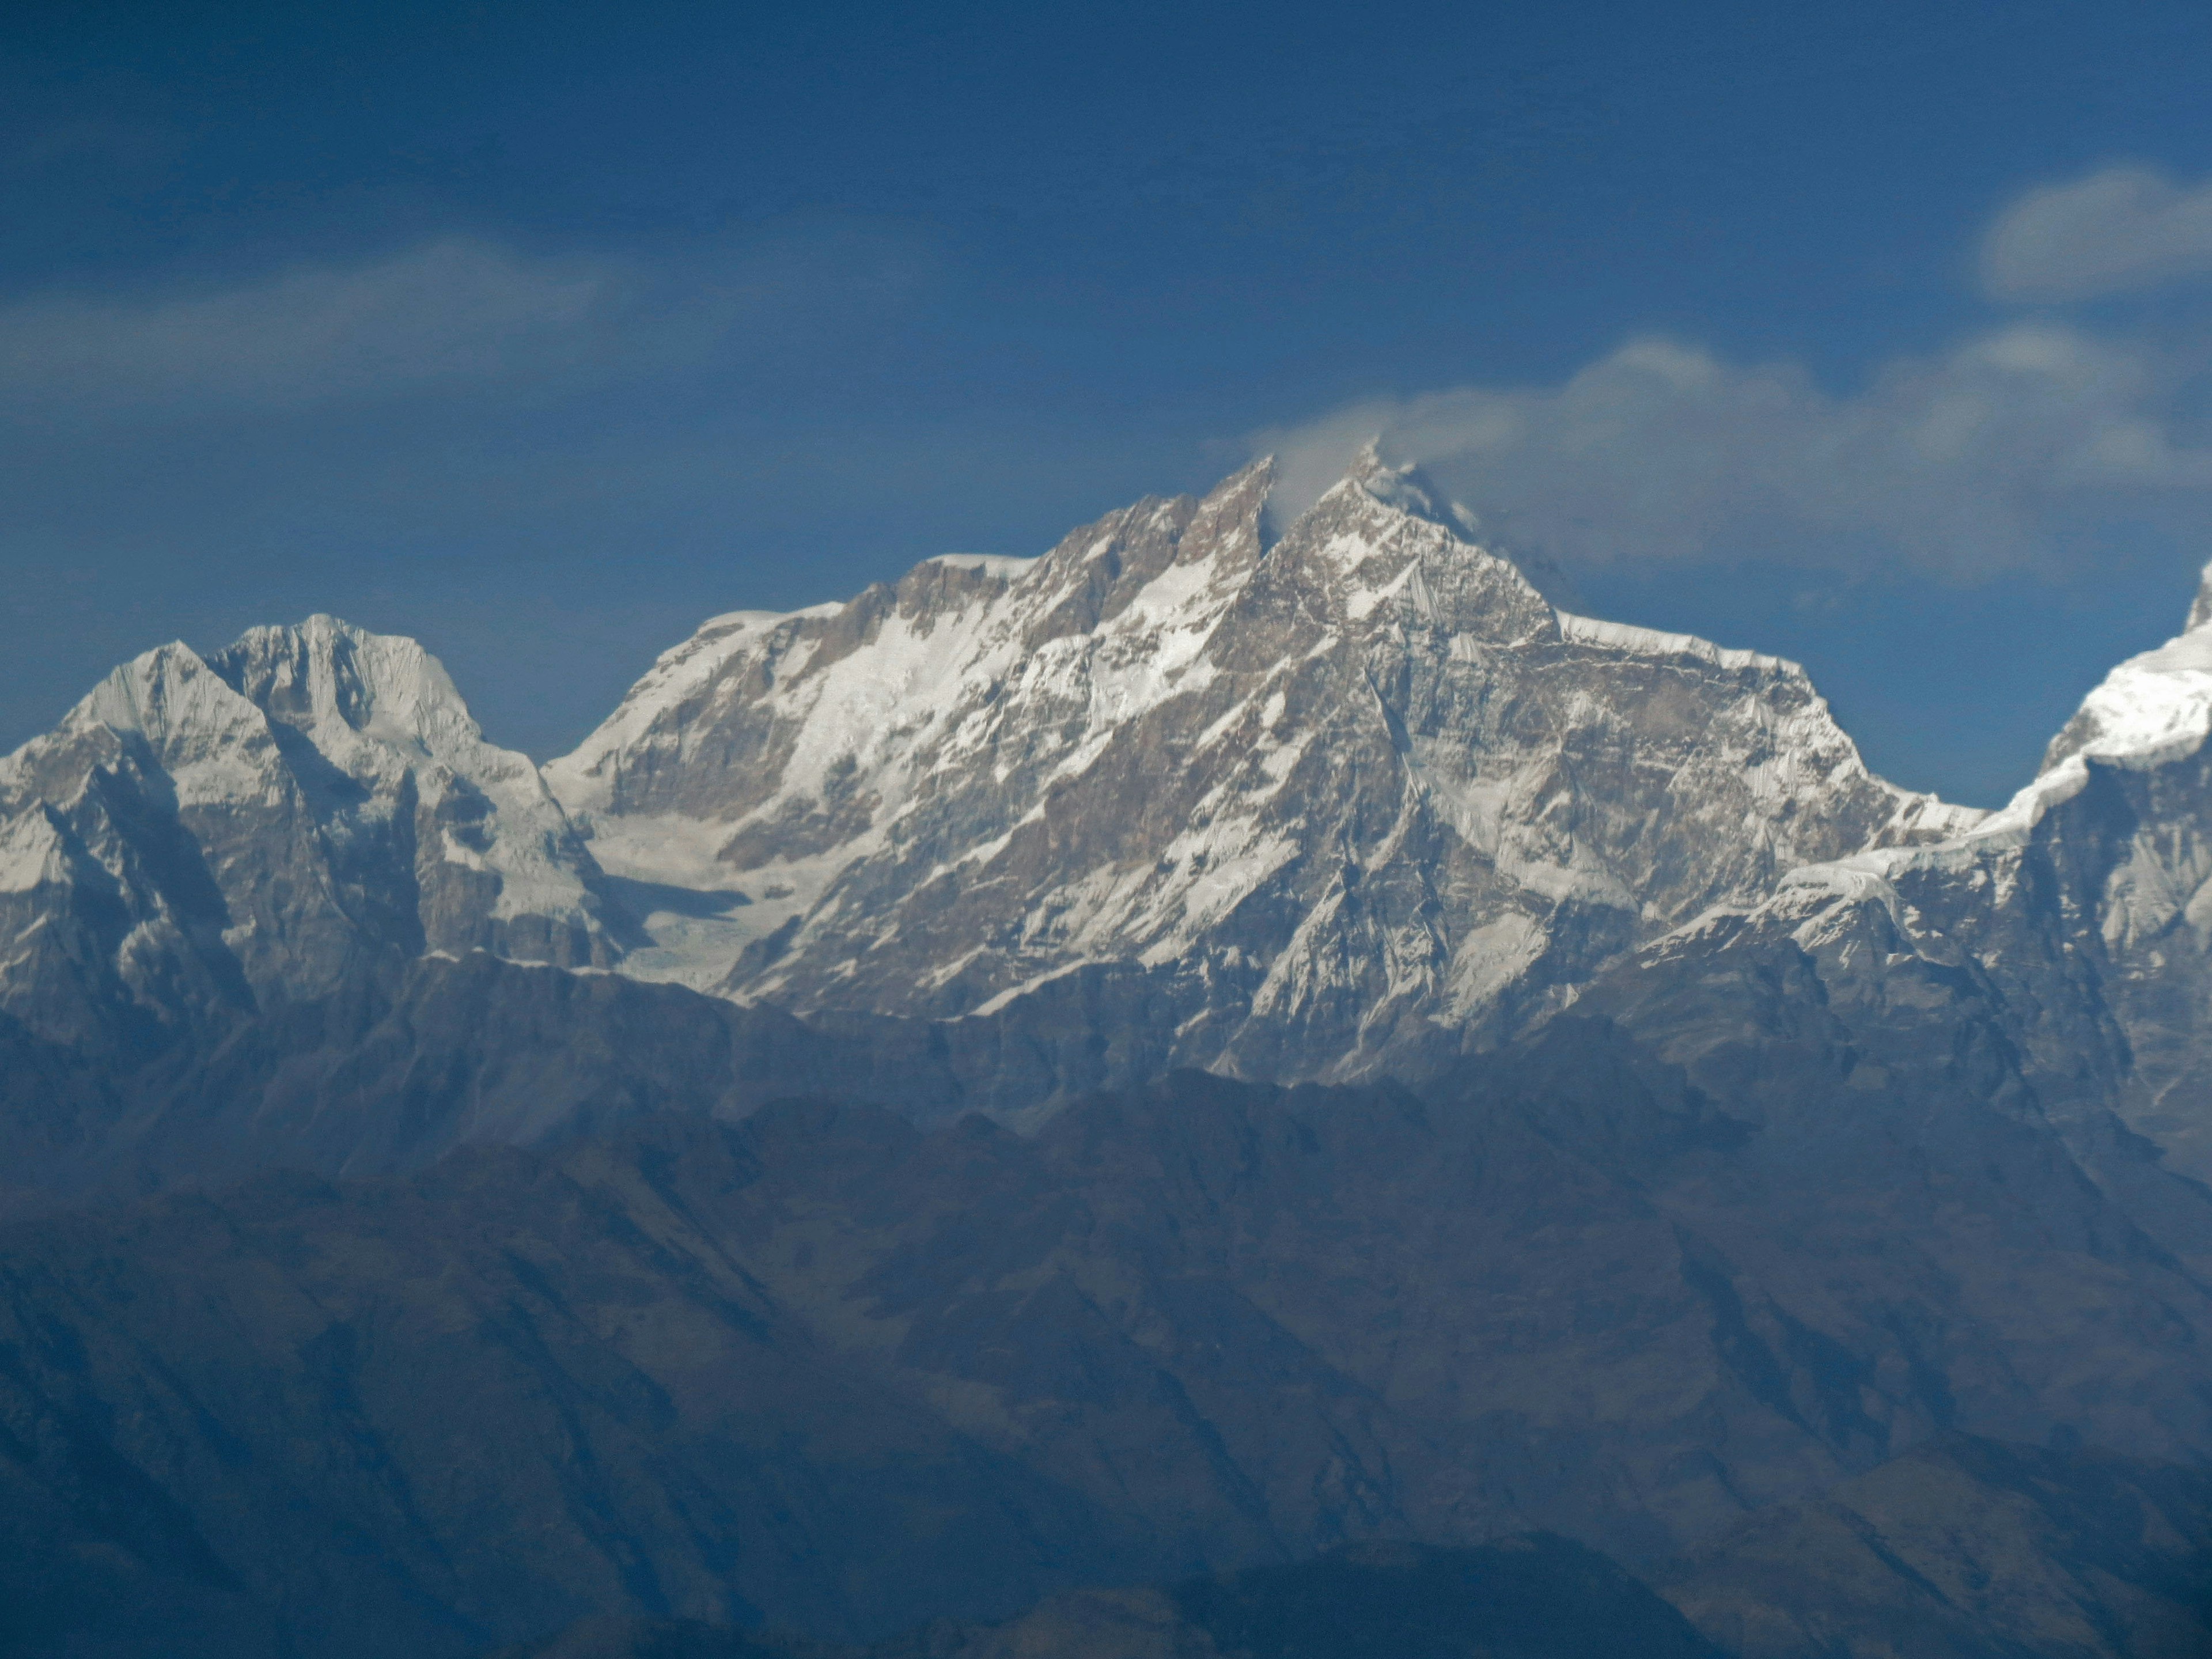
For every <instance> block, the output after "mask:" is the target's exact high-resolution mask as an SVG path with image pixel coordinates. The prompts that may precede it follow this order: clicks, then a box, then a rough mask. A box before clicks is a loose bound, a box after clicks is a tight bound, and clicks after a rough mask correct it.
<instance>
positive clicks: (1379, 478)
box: [1301, 435, 1581, 611]
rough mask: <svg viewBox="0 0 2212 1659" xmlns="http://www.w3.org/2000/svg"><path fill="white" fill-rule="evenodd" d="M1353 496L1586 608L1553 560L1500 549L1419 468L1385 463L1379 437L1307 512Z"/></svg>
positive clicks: (1557, 600)
mask: <svg viewBox="0 0 2212 1659" xmlns="http://www.w3.org/2000/svg"><path fill="white" fill-rule="evenodd" d="M1352 493H1357V494H1358V495H1364V496H1365V497H1366V498H1367V499H1368V500H1369V501H1372V502H1374V503H1375V504H1376V506H1378V507H1383V509H1384V510H1386V511H1388V512H1392V513H1400V514H1402V515H1403V516H1404V517H1406V518H1409V519H1418V520H1420V521H1421V522H1423V523H1425V524H1431V525H1434V526H1437V528H1438V529H1440V530H1442V531H1443V532H1444V533H1445V534H1446V535H1448V536H1449V537H1450V538H1452V540H1453V541H1455V542H1457V543H1459V544H1462V545H1463V546H1467V547H1471V548H1476V549H1479V550H1480V551H1482V552H1483V553H1485V554H1486V555H1488V556H1490V557H1492V558H1493V559H1498V560H1501V561H1503V562H1504V563H1507V564H1510V565H1511V566H1512V567H1513V568H1515V569H1516V570H1517V571H1519V572H1520V573H1521V575H1522V580H1525V581H1527V582H1528V585H1529V586H1531V587H1533V588H1534V589H1535V590H1536V591H1537V592H1539V593H1541V594H1542V595H1543V597H1544V598H1545V599H1547V600H1549V601H1550V602H1551V603H1552V604H1553V605H1556V606H1559V607H1560V608H1561V609H1563V610H1568V611H1571V610H1574V609H1575V608H1576V607H1577V605H1579V604H1580V603H1581V596H1580V594H1579V593H1578V592H1577V590H1576V587H1575V584H1574V581H1573V579H1572V578H1571V577H1570V576H1569V575H1568V574H1566V572H1565V571H1564V570H1563V569H1561V568H1559V565H1558V564H1557V563H1555V562H1553V560H1552V559H1551V558H1550V557H1549V556H1547V555H1545V554H1544V553H1542V552H1541V551H1539V550H1536V549H1534V548H1529V547H1516V546H1514V545H1512V544H1510V543H1504V544H1501V543H1499V542H1498V541H1497V540H1496V539H1494V538H1492V537H1490V536H1487V535H1486V534H1484V532H1483V525H1482V520H1480V518H1479V517H1478V516H1477V515H1476V514H1475V513H1474V512H1472V511H1471V510H1470V509H1469V508H1468V507H1466V506H1465V505H1464V504H1462V502H1460V501H1455V500H1454V499H1452V497H1451V496H1449V495H1447V494H1446V493H1445V492H1444V490H1443V489H1442V488H1441V487H1440V486H1439V485H1438V484H1437V482H1436V481H1435V480H1434V479H1432V478H1431V477H1429V476H1428V475H1427V474H1426V473H1425V472H1424V471H1421V468H1420V466H1419V463H1417V462H1413V461H1400V462H1392V461H1388V460H1385V459H1383V440H1382V438H1381V437H1380V436H1379V435H1377V436H1376V437H1372V438H1370V439H1369V440H1368V441H1366V442H1365V443H1364V444H1362V445H1361V446H1360V447H1359V453H1358V454H1357V455H1355V456H1354V457H1353V458H1352V465H1351V467H1350V468H1349V469H1348V470H1347V471H1346V472H1345V474H1344V476H1343V477H1341V478H1340V479H1338V480H1337V482H1336V483H1334V485H1332V486H1331V487H1330V488H1329V489H1328V490H1327V491H1326V492H1324V493H1323V494H1322V497H1321V500H1320V501H1316V502H1315V503H1314V505H1313V506H1312V507H1308V508H1307V509H1306V512H1307V513H1316V512H1318V511H1320V509H1321V507H1322V505H1323V504H1324V503H1326V502H1328V501H1332V500H1334V501H1341V500H1343V499H1344V498H1345V496H1346V495H1348V494H1352ZM1301 516H1304V515H1301Z"/></svg>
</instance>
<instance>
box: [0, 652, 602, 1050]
mask: <svg viewBox="0 0 2212 1659" xmlns="http://www.w3.org/2000/svg"><path fill="white" fill-rule="evenodd" d="M0 848H6V849H8V851H7V853H6V854H4V856H0V906H4V908H5V909H6V910H7V911H8V912H9V917H0V927H4V926H5V923H6V921H7V920H8V919H9V918H12V919H13V920H14V921H15V923H16V928H15V932H14V935H13V936H14V938H15V947H14V950H13V953H12V954H11V955H10V956H9V957H8V958H7V959H6V960H5V961H4V963H0V1006H5V1007H6V1008H7V1009H8V1010H9V1012H15V1013H16V1014H18V1016H19V1017H22V1018H27V1019H29V1020H30V1021H31V1022H32V1023H33V1024H34V1025H35V1026H38V1027H40V1028H42V1029H47V1030H54V1031H58V1032H61V1033H64V1034H73V1035H76V1034H82V1032H83V1031H86V1030H91V1029H94V1028H95V1027H96V1026H97V1025H98V1024H99V1022H100V1020H101V1019H103V1018H106V1017H107V1016H109V1015H113V1014H118V1013H119V1012H134V1017H137V1016H147V1017H153V1018H165V1019H166V1018H180V1017H189V1016H191V1015H192V1014H194V1013H195V1012H205V1011H207V1010H210V1009H213V1008H219V1007H225V1006H228V1007H234V1008H241V1009H242V1008H247V1007H252V1006H256V1005H258V1003H260V1002H263V1001H265V1000H268V999H270V998H271V997H274V998H276V999H277V1000H291V999H298V998H308V997H313V996H315V995H318V994H322V993H323V992H325V990H327V989H328V988H329V987H331V986H333V985H335V984H337V982H339V981H341V980H342V979H343V977H344V975H346V973H347V972H348V971H349V969H350V968H351V967H352V966H353V965H354V964H355V963H358V962H360V961H362V960H363V959H364V958H366V957H373V956H374V955H376V954H378V953H380V952H384V951H400V952H404V953H406V954H410V955H412V954H419V953H420V952H422V951H429V950H444V951H467V950H471V949H477V948H483V949H487V950H493V951H499V952H501V954H505V955H508V956H513V957H520V958H522V959H537V960H544V961H550V962H556V963H611V962H612V961H613V960H614V958H615V957H616V956H617V955H618V954H619V948H620V947H619V945H618V944H617V940H616V937H615V933H614V931H613V930H611V928H610V926H609V924H608V921H607V920H606V916H605V907H604V905H603V902H602V901H601V899H600V897H599V895H598V893H597V892H596V890H595V887H596V884H597V882H598V880H599V872H598V871H597V868H596V866H594V865H593V864H592V860H591V857H590V854H588V853H587V852H586V851H585V850H584V848H583V847H582V845H581V843H580V841H579V840H578V838H577V837H576V836H575V835H574V831H573V830H572V829H570V827H569V825H568V820H567V817H566V815H565V814H564V813H563V812H562V810H561V807H560V805H559V804H558V803H557V802H556V801H555V799H553V797H552V795H551V794H550V792H548V791H547V789H546V788H545V787H544V781H543V780H542V779H540V777H539V776H538V773H537V770H536V769H535V768H534V767H533V766H532V764H531V763H530V762H529V760H528V759H527V758H526V757H524V756H521V755H519V754H515V753H513V751H511V750H502V749H499V748H496V747H495V746H494V745H492V744H488V743H486V742H485V741H484V740H483V733H482V732H481V731H480V729H479V728H478V727H477V724H476V722H475V721H474V720H472V719H471V717H470V715H469V713H468V710H467V708H466V707H465V704H464V703H463V702H462V701H461V699H460V696H459V693H458V692H456V691H455V690H454V689H453V683H452V681H451V679H450V678H448V677H447V674H446V671H445V669H444V668H443V666H442V665H440V664H439V662H438V661H437V659H435V657H432V656H431V655H429V653H427V652H425V651H424V650H423V649H422V647H420V646H419V645H417V644H416V643H415V642H414V641H411V640H404V639H397V638H392V637H390V636H386V635H376V634H371V633H368V632H366V631H364V630H362V629H356V628H352V627H349V626H348V625H347V624H345V623H341V622H338V621H336V620H335V619H333V618H331V617H313V618H311V619H310V620H309V621H307V622H306V623H301V624H299V625H298V626H296V627H289V628H259V629H253V630H252V632H251V633H249V634H247V635H246V636H245V637H244V638H242V639H240V641H238V642H237V643H236V644H235V645H233V646H231V647H229V648H228V649H227V650H224V651H220V652H216V653H213V654H212V655H210V656H208V657H202V656H201V655H200V654H199V653H197V652H195V651H193V650H192V649H191V647H188V646H185V645H182V644H171V645H166V646H162V647H159V648H158V649H155V650H153V651H149V652H147V653H145V654H143V655H142V656H140V657H137V658H136V659H133V660H132V661H131V662H129V663H126V664H125V665H122V666H121V667H119V668H118V669H116V670H115V671H113V672H112V673H111V674H110V675H109V676H108V677H107V678H106V679H105V680H103V681H102V682H101V683H100V685H99V686H97V687H96V688H94V690H93V691H92V693H91V694H90V695H89V696H87V697H86V698H85V699H84V700H83V701H82V702H80V703H79V704H78V705H77V706H76V708H74V709H72V710H71V711H70V714H69V715H68V716H67V717H66V718H65V719H64V720H63V721H62V723H61V725H60V726H58V728H57V729H56V730H55V731H54V732H51V733H49V734H48V735H47V736H46V737H43V738H35V739H33V741H31V742H30V743H27V744H24V745H23V746H22V747H21V749H19V750H16V751H15V753H14V754H12V755H9V757H6V758H5V759H4V760H0Z"/></svg>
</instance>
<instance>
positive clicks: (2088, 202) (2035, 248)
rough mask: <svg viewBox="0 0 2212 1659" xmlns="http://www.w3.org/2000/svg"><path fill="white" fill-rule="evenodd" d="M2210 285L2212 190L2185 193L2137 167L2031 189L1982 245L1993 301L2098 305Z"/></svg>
mask: <svg viewBox="0 0 2212 1659" xmlns="http://www.w3.org/2000/svg"><path fill="white" fill-rule="evenodd" d="M2196 276H2212V182H2208V183H2204V184H2200V185H2195V186H2193V187H2184V186H2182V185H2177V184H2175V183H2174V182H2173V181H2172V179H2168V178H2167V177H2166V175H2165V174H2164V173H2159V172H2156V171H2154V169H2152V168H2149V167H2107V168H2106V169H2104V170H2103V171H2101V172H2099V173H2091V174H2089V175H2088V177H2087V178H2085V179H2075V180H2073V181H2072V182H2071V183H2069V184H2063V185H2044V186H2042V187H2041V188H2039V189H2036V190H2032V191H2028V193H2027V195H2025V196H2023V197H2021V198H2020V200H2019V201H2017V202H2015V203H2014V204H2012V206H2011V207H2009V208H2008V209H2007V210H2005V211H2004V212H2003V213H2002V214H2000V215H1999V216H1997V219H1996V222H1995V223H1993V224H1992V225H1991V226H1990V229H1989V232H1988V234H1987V235H1986V236H1985V237H1984V239H1983V242H1982V283H1983V286H1984V289H1986V290H1987V292H1988V293H1989V294H1990V296H1991V297H1992V298H1994V299H1999V300H2026V301H2066V300H2087V299H2093V298H2096V297H2098V296H2099V295H2108V294H2122V293H2128V292H2131V291H2136V290H2140V289H2149V288H2156V287H2160V286H2163V285H2164V284H2166V283H2172V282H2178V281H2182V280H2185V279H2187V278H2190V277H2196Z"/></svg>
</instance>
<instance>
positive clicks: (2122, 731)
mask: <svg viewBox="0 0 2212 1659" xmlns="http://www.w3.org/2000/svg"><path fill="white" fill-rule="evenodd" d="M2208 734H2212V611H2209V610H2208V606H2207V603H2206V600H2205V599H2204V598H2203V597H2202V596H2200V597H2199V599H2198V600H2197V605H2196V607H2195V608H2194V609H2193V610H2192V611H2191V618H2190V626H2189V628H2188V629H2187V630H2186V631H2185V632H2184V633H2183V634H2182V635H2179V637H2177V638H2175V639H2173V640H2171V641H2167V643H2166V644H2165V645H2163V646H2161V647H2159V648H2158V649H2156V650H2154V651H2149V652H2146V653H2143V654H2142V655H2141V656H2138V657H2135V658H2131V659H2130V660H2128V661H2126V662H2124V663H2122V664H2121V665H2119V666H2118V667H2117V668H2115V669H2114V670H2113V671H2112V673H2111V674H2110V675H2109V676H2108V677H2107V678H2106V680H2105V682H2104V683H2103V684H2101V685H2100V686H2099V687H2097V689H2096V690H2093V691H2092V692H2091V693H2090V694H2089V696H2087V699H2085V700H2084V702H2083V703H2082V705H2081V710H2080V711H2079V712H2078V713H2077V714H2075V716H2074V718H2073V719H2072V720H2069V722H2068V723H2067V726H2066V727H2065V729H2064V730H2063V731H2062V732H2060V733H2059V735H2058V736H2057V738H2055V739H2054V740H2053V741H2052V743H2051V748H2050V750H2049V753H2048V754H2047V756H2046V757H2045V762H2044V764H2043V768H2042V770H2041V772H2040V773H2039V775H2038V776H2037V777H2036V778H2035V780H2034V781H2033V782H2031V783H2030V784H2029V785H2028V786H2027V787H2026V788H2024V789H2022V790H2021V792H2020V793H2019V794H2018V795H2016V796H2015V798H2014V799H2013V800H2012V801H2011V802H2010V803H2009V804H2008V805H2007V806H2006V807H2005V808H2004V809H2003V810H2002V811H1999V812H1996V813H1994V814H1992V815H1990V817H1988V818H1986V819H1984V821H1982V822H1980V823H1977V824H1974V825H1972V826H1971V827H1970V828H1968V829H1966V831H1965V832H1964V833H1963V834H1960V835H1958V836H1953V837H1950V838H1948V839H1946V840H1943V841H1942V842H1936V843H1934V844H1931V845H1927V846H1922V847H1912V848H1875V849H1870V850H1868V851H1864V852H1862V853H1858V854H1854V855H1852V856H1851V857H1849V858H1847V859H1844V860H1837V861H1834V862H1831V863H1827V864H1823V865H1814V866H1808V867H1806V868H1803V869H1800V870H1796V871H1793V872H1789V873H1788V874H1787V875H1786V876H1785V877H1784V878H1783V880H1782V882H1781V883H1780V884H1779V885H1778V889H1777V890H1776V891H1775V892H1774V894H1773V895H1772V896H1770V897H1769V898H1768V899H1766V900H1765V901H1764V902H1761V903H1760V904H1759V905H1758V906H1756V907H1753V908H1751V909H1750V910H1749V911H1747V912H1746V913H1743V914H1741V915H1737V914H1732V913H1730V912H1729V911H1728V910H1726V909H1722V910H1718V911H1717V912H1716V913H1714V914H1713V915H1710V916H1708V917H1706V918H1705V919H1704V920H1703V921H1701V922H1699V924H1697V925H1695V926H1693V927H1691V928H1689V929H1687V930H1686V931H1684V932H1683V933H1680V935H1678V936H1676V937H1675V938H1673V939H1667V940H1664V941H1662V942H1660V943H1659V944H1657V945H1654V946H1653V947H1652V951H1651V953H1650V958H1649V960H1650V962H1653V963H1657V962H1660V961H1662V960H1671V961H1676V962H1689V961H1692V960H1698V959H1702V958H1704V957H1710V955H1711V952H1712V951H1714V950H1716V949H1719V948H1729V949H1734V948H1738V946H1739V945H1740V944H1741V942H1742V941H1747V940H1750V939H1768V940H1771V941H1779V940H1782V939H1788V940H1790V941H1791V942H1793V943H1794V944H1795V945H1796V946H1797V947H1799V948H1801V949H1802V951H1805V952H1806V953H1808V958H1809V959H1814V960H1817V961H1819V962H1820V963H1822V964H1824V965H1823V968H1822V972H1823V974H1824V975H1825V976H1826V978H1827V979H1828V980H1830V981H1832V982H1833V983H1834V984H1836V985H1837V986H1841V985H1842V984H1843V983H1844V982H1845V981H1849V982H1850V983H1851V984H1853V985H1855V986H1857V987H1861V989H1862V991H1863V994H1865V995H1867V996H1869V997H1874V998H1875V999H1877V1000H1880V1001H1881V1002H1882V1003H1883V1005H1884V1006H1887V1004H1888V1002H1890V1001H1891V1000H1894V998H1895V997H1896V996H1897V995H1898V994H1899V989H1900V987H1905V986H1907V985H1909V984H1911V983H1913V982H1915V981H1920V980H1923V979H1929V978H1930V976H1933V977H1934V978H1935V979H1941V980H1943V981H1946V982H1948V983H1952V984H1957V985H1964V984H1966V983H1967V982H1968V981H1970V980H1971V981H1972V982H1973V983H1974V984H1975V985H1976V986H1977V987H1978V989H1977V991H1976V994H1977V995H1978V996H1982V997H1984V998H1986V999H1988V1000H1989V1001H1990V1005H1991V1006H1993V1007H1994V1008H1995V1009H1996V1011H1997V1012H1996V1018H1997V1020H1998V1022H1999V1024H2001V1026H2002V1029H2003V1030H2004V1033H2005V1036H2006V1040H2007V1041H2008V1042H2010V1043H2012V1044H2013V1045H2015V1047H2016V1048H2017V1049H2018V1050H2019V1052H2020V1054H2021V1056H2022V1057H2023V1063H2024V1073H2023V1074H2024V1076H2025V1078H2026V1079H2027V1082H2028V1084H2029V1085H2030V1086H2031V1087H2032V1089H2033V1093H2034V1097H2035V1100H2036V1103H2037V1107H2038V1109H2040V1110H2043V1111H2045V1112H2047V1113H2049V1114H2050V1115H2051V1116H2052V1117H2053V1119H2054V1120H2055V1121H2058V1122H2060V1123H2061V1124H2063V1125H2072V1126H2076V1127H2084V1126H2087V1127H2093V1126H2094V1125H2095V1124H2096V1123H2097V1122H2098V1121H2100V1119H2101V1117H2102V1115H2103V1114H2105V1113H2106V1111H2108V1110H2116V1111H2117V1112H2118V1115H2119V1116H2120V1118H2121V1119H2122V1120H2123V1121H2124V1122H2125V1123H2126V1124H2127V1125H2128V1126H2129V1127H2130V1128H2132V1129H2133V1130H2135V1131H2136V1133H2139V1134H2141V1135H2142V1136H2144V1137H2146V1138H2148V1139H2149V1140H2150V1141H2151V1142H2152V1143H2153V1144H2154V1145H2155V1146H2158V1147H2160V1148H2161V1149H2162V1150H2163V1152H2165V1154H2166V1160H2167V1162H2168V1163H2169V1164H2171V1165H2172V1167H2173V1168H2174V1169H2176V1170H2180V1171H2182V1172H2184V1173H2185V1174H2188V1175H2191V1176H2196V1177H2197V1178H2198V1179H2212V1109H2208V1107H2207V1104H2206V1103H2207V1101H2208V1099H2212V1092H2209V1091H2212V1049H2208V1039H2212V954H2208V952H2212V756H2208V754H2207V752H2206V738H2207V736H2208Z"/></svg>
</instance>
